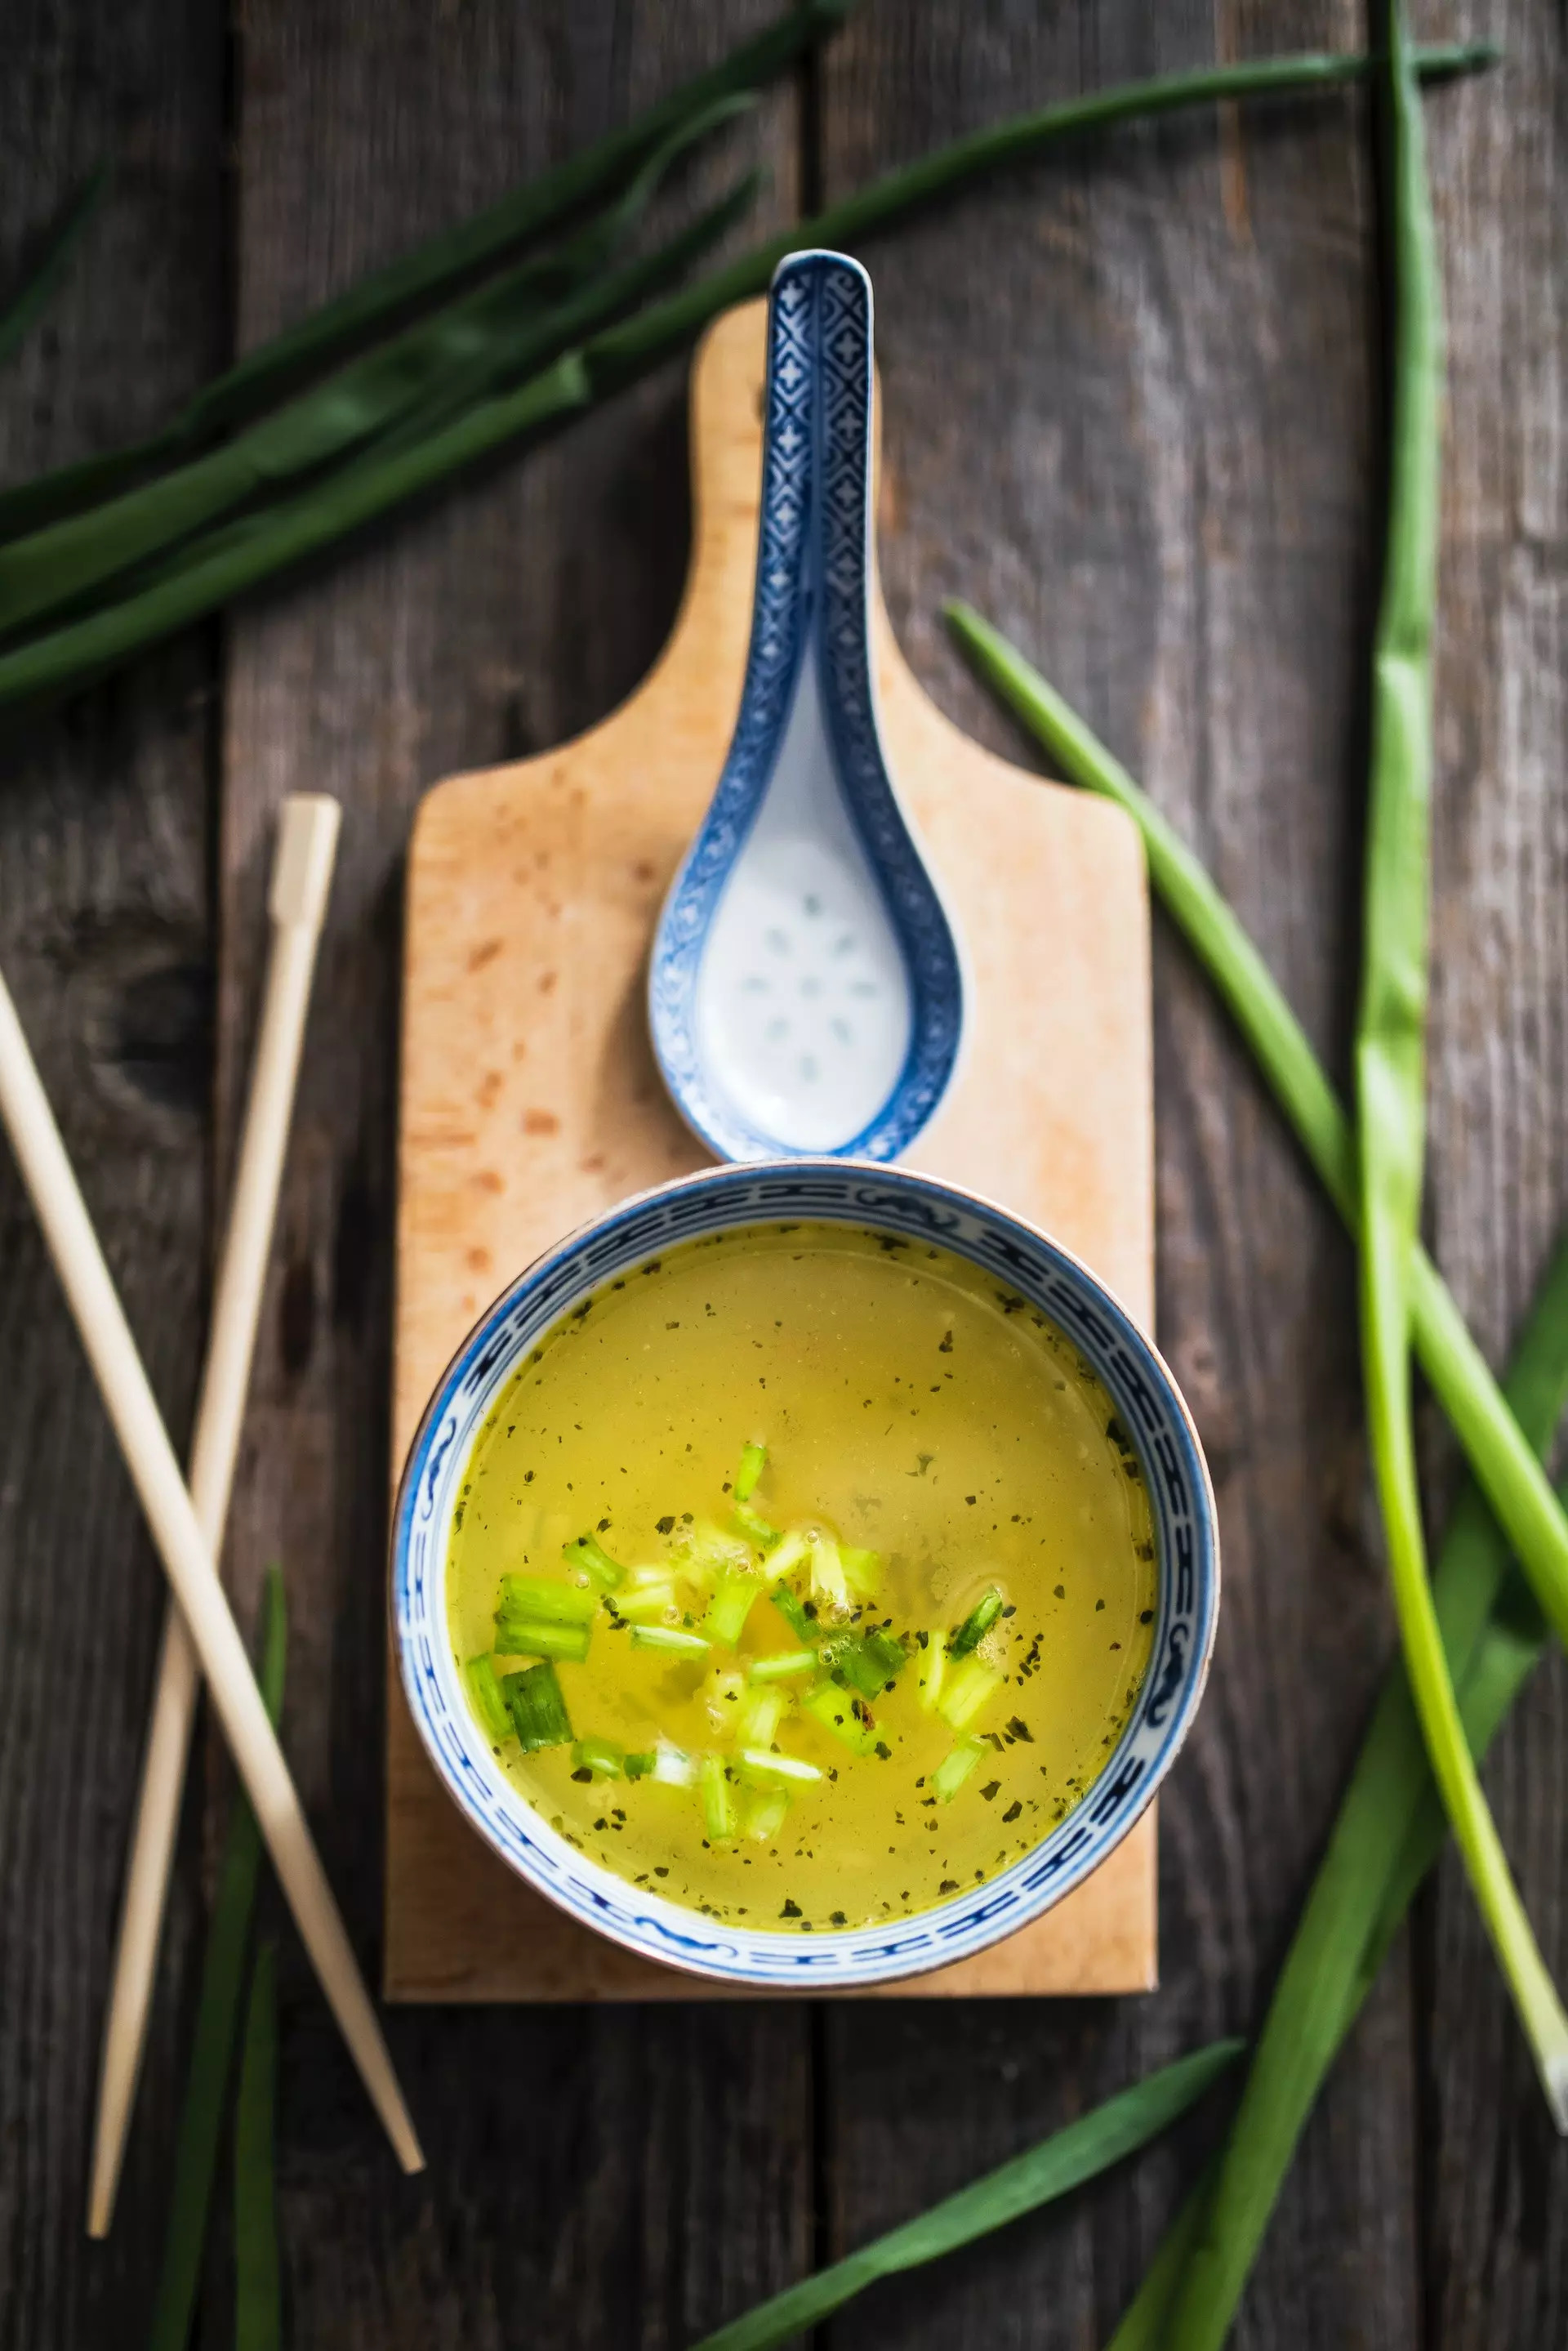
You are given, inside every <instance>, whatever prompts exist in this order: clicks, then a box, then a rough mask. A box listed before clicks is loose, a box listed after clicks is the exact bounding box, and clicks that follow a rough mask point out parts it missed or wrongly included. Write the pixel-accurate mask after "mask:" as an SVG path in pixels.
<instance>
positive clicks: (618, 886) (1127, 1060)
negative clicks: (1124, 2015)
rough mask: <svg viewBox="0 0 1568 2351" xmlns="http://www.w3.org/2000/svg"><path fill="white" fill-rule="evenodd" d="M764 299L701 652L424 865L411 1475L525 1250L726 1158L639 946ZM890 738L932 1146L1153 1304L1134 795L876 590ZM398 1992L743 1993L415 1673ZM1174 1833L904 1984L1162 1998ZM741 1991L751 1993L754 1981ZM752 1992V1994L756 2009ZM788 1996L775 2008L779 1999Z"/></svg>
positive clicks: (471, 813) (742, 501) (686, 793)
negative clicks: (958, 1009) (577, 1905)
mask: <svg viewBox="0 0 1568 2351" xmlns="http://www.w3.org/2000/svg"><path fill="white" fill-rule="evenodd" d="M763 318H764V308H763V304H762V303H760V302H759V303H754V304H751V305H748V306H747V307H746V308H742V309H739V310H735V311H732V312H731V313H730V314H729V315H728V316H727V317H726V318H723V319H720V320H719V321H718V322H717V323H716V324H715V326H714V327H713V328H712V329H711V330H710V332H709V334H708V336H707V338H706V340H704V342H703V343H702V346H701V350H699V352H698V354H697V357H696V360H695V362H694V364H693V370H692V383H691V470H692V500H693V517H692V554H691V571H690V574H689V576H688V580H687V583H686V592H685V597H684V599H683V601H682V604H681V608H680V617H679V619H678V620H677V622H676V626H675V631H674V634H673V635H672V636H671V638H670V643H669V644H668V645H667V646H666V647H665V650H664V652H663V653H662V654H661V655H660V657H659V662H658V664H656V666H655V668H654V669H653V671H652V673H651V674H650V675H649V677H648V678H647V679H646V680H645V681H644V683H643V684H641V685H640V686H639V688H638V690H637V692H636V693H635V694H634V695H632V696H631V698H630V700H629V701H628V702H627V703H625V704H624V705H622V706H621V708H620V709H619V710H618V711H616V712H615V713H614V714H613V715H612V716H610V717H608V718H607V719H606V720H605V721H604V723H603V724H602V725H601V726H596V727H595V728H593V729H592V730H591V732H590V733H588V734H587V735H584V736H581V737H578V739H577V740H576V742H574V743H567V744H566V745H564V746H563V747H561V748H560V749H559V750H556V751H551V752H549V753H547V754H545V757H543V758H536V759H526V760H523V761H520V762H519V763H518V764H516V765H515V766H512V767H504V768H487V769H485V770H483V771H482V772H480V773H477V774H473V775H465V776H452V777H449V778H447V780H446V781H445V782H444V783H441V784H438V785H436V787H435V788H434V789H433V790H432V791H431V793H430V794H429V795H428V797H427V798H426V799H425V800H424V802H423V804H422V806H421V810H420V812H419V816H418V819H417V820H416V823H415V827H414V834H413V841H412V843H411V846H410V853H409V875H408V927H407V941H406V964H405V972H404V990H405V993H404V1006H403V1047H402V1091H401V1104H400V1125H399V1186H400V1196H399V1211H398V1263H397V1282H398V1303H397V1324H396V1360H395V1364H394V1374H393V1384H394V1395H393V1458H394V1460H396V1461H397V1462H399V1463H400V1462H401V1461H402V1458H403V1457H404V1454H405V1453H406V1451H407V1449H408V1447H409V1444H410V1440H411V1438H412V1436H413V1432H414V1430H415V1428H416V1426H418V1423H419V1418H420V1415H421V1412H422V1411H423V1408H424V1405H425V1402H426V1399H427V1397H428V1395H429V1394H430V1392H431V1388H432V1387H433V1386H434V1384H435V1383H436V1381H437V1379H438V1378H439V1377H440V1375H441V1371H442V1369H443V1368H444V1366H445V1364H446V1362H447V1360H448V1358H449V1356H450V1355H451V1354H452V1352H453V1350H454V1349H455V1348H456V1346H457V1344H458V1342H459V1341H460V1340H461V1339H462V1336H463V1334H464V1332H466V1330H467V1329H468V1327H469V1325H470V1323H471V1322H472V1321H473V1320H474V1319H475V1317H476V1316H477V1314H478V1313H479V1311H480V1310H481V1309H482V1308H483V1306H485V1305H486V1304H487V1303H488V1302H489V1301H490V1300H491V1298H492V1297H493V1296H494V1294H495V1293H496V1292H497V1291H498V1290H501V1289H502V1288H504V1286H505V1284H506V1283H507V1282H508V1281H510V1280H512V1278H513V1277H514V1275H515V1274H516V1273H518V1272H519V1271H520V1270H522V1268H523V1267H524V1266H525V1265H526V1264H527V1263H528V1262H529V1261H530V1259H533V1258H535V1256H537V1255H538V1254H539V1252H540V1251H541V1250H542V1249H545V1248H546V1247H548V1246H549V1244H551V1243H552V1242H554V1241H556V1239H558V1238H560V1237H561V1236H562V1235H563V1234H564V1233H566V1232H567V1231H569V1230H570V1229H571V1228H573V1227H574V1226H576V1225H579V1224H582V1223H584V1222H585V1221H587V1219H589V1218H591V1217H596V1216H597V1215H599V1214H600V1213H601V1211H602V1210H604V1209H605V1208H607V1207H610V1206H611V1205H612V1204H613V1203H614V1202H616V1201H618V1200H619V1199H622V1198H624V1196H626V1195H627V1194H628V1192H633V1191H637V1190H639V1189H640V1188H641V1187H642V1186H645V1185H649V1184H655V1183H659V1182H661V1181H662V1180H664V1179H665V1178H666V1177H668V1176H671V1175H681V1174H684V1173H686V1172H688V1171H690V1170H691V1169H692V1168H694V1167H698V1166H701V1165H704V1164H705V1154H704V1153H703V1151H702V1149H701V1146H700V1145H699V1144H696V1143H695V1142H694V1141H693V1139H692V1137H691V1135H690V1134H688V1133H687V1131H686V1129H685V1127H684V1126H682V1124H681V1123H680V1119H679V1118H678V1117H677V1116H676V1114H675V1112H674V1111H673V1109H672V1108H671V1107H670V1102H669V1100H668V1099H667V1097H666V1095H665V1093H664V1091H663V1088H662V1086H661V1084H660V1081H659V1076H658V1073H657V1071H656V1070H655V1067H654V1063H653V1059H652V1055H651V1053H650V1051H649V1042H648V1029H647V1020H646V1016H645V1013H644V1008H643V987H644V974H645V959H646V956H647V951H648V944H649V936H650V935H651V932H652V928H653V924H654V919H655V916H656V914H657V912H658V909H659V903H660V900H661V899H662V897H663V894H664V891H665V888H666V886H667V884H668V883H669V881H670V875H671V874H672V873H673V872H674V870H675V867H676V864H677V863H678V862H679V860H680V855H681V853H682V852H683V850H684V849H685V846H686V843H687V841H688V840H689V839H690V837H691V833H692V831H694V830H695V827H696V825H697V821H698V820H699V818H700V816H701V812H702V810H703V807H704V806H705V804H706V802H707V799H708V797H709V794H710V793H711V790H712V788H713V785H714V782H715V781H716V779H717V777H718V774H719V769H720V768H721V766H722V761H723V758H724V754H725V751H726V749H727V747H728V744H729V738H730V733H731V729H732V726H733V723H734V717H735V713H736V709H737V707H738V705H739V702H740V693H741V675H742V667H743V664H744V660H745V652H746V639H747V631H748V625H749V622H750V617H751V603H752V572H753V564H754V561H755V553H756V537H757V494H758V483H759V478H760V472H761V423H760V419H761V414H762V387H763ZM876 640H877V684H878V688H879V692H880V696H881V705H882V718H883V727H884V733H885V736H886V739H887V744H888V753H889V756H890V759H891V764H892V767H893V771H894V774H895V776H896V777H897V778H898V782H899V785H900V787H901V789H902V791H903V794H904V796H905V799H906V803H907V805H908V807H909V810H910V813H911V815H912V816H913V818H914V820H915V822H916V825H917V827H918V829H919V832H920V834H921V836H922V840H923V842H924V845H925V848H926V850H927V852H928V854H929V857H930V859H931V861H932V863H933V866H934V869H935V871H936V872H938V874H939V875H940V881H941V885H942V888H943V891H944V893H945V894H946V897H947V902H948V904H949V906H950V909H951V911H952V914H953V915H954V917H955V919H956V921H957V923H958V925H959V926H960V928H961V933H962V935H963V940H964V945H965V947H966V949H967V952H968V959H969V974H970V992H969V999H968V1027H969V1034H968V1040H967V1050H966V1053H965V1056H964V1060H963V1061H962V1063H961V1070H960V1073H959V1076H958V1078H957V1080H956V1081H955V1083H954V1087H953V1090H952V1092H951V1093H950V1096H949V1098H948V1100H947V1102H945V1103H944V1104H943V1106H942V1108H941V1110H940V1112H939V1113H938V1115H937V1117H936V1118H935V1119H934V1120H933V1122H932V1123H931V1125H930V1126H929V1128H928V1130H927V1132H926V1134H924V1136H923V1137H922V1138H921V1140H920V1142H919V1145H918V1147H917V1150H916V1152H915V1154H914V1155H913V1156H914V1157H915V1158H916V1159H918V1161H919V1165H921V1166H922V1167H924V1168H927V1169H929V1171H930V1173H932V1174H933V1175H945V1176H950V1177H951V1178H953V1179H954V1180H955V1181H957V1182H959V1183H962V1184H969V1185H971V1186H974V1187H975V1188H976V1189H978V1190H980V1191H982V1192H986V1193H989V1194H990V1195H992V1196H993V1197H995V1198H996V1199H998V1200H1001V1201H1002V1202H1003V1203H1005V1205H1006V1206H1007V1207H1010V1208H1012V1209H1014V1210H1016V1211H1017V1212H1018V1213H1019V1214H1020V1215H1022V1216H1024V1217H1031V1218H1032V1219H1033V1220H1034V1221H1035V1222H1036V1223H1038V1224H1040V1225H1043V1226H1044V1227H1045V1228H1047V1230H1048V1231H1050V1232H1051V1233H1053V1234H1054V1236H1055V1237H1056V1238H1058V1239H1059V1240H1061V1241H1063V1242H1064V1243H1065V1244H1066V1245H1067V1247H1068V1248H1069V1249H1075V1250H1076V1251H1077V1253H1078V1254H1079V1255H1080V1256H1081V1257H1083V1258H1085V1259H1086V1260H1087V1261H1088V1263H1089V1264H1090V1265H1091V1266H1093V1267H1094V1269H1095V1270H1096V1272H1097V1273H1098V1274H1099V1275H1100V1277H1101V1278H1102V1280H1105V1281H1106V1282H1108V1283H1109V1285H1110V1286H1111V1288H1112V1289H1114V1290H1116V1292H1117V1293H1118V1295H1119V1296H1120V1297H1121V1298H1122V1300H1123V1301H1125V1302H1126V1304H1127V1307H1128V1308H1129V1309H1130V1311H1132V1313H1133V1314H1134V1315H1135V1316H1136V1317H1137V1320H1138V1321H1139V1322H1142V1323H1143V1325H1144V1326H1145V1328H1146V1329H1147V1327H1148V1326H1149V1324H1150V1322H1151V1320H1152V1313H1153V1256H1154V1232H1153V1226H1154V1196H1153V1126H1154V1120H1153V1106H1152V1093H1151V1074H1150V1034H1149V1029H1150V1008H1149V963H1148V900H1147V886H1146V883H1145V876H1144V870H1143V860H1142V852H1141V849H1140V846H1139V843H1138V841H1137V835H1136V833H1135V831H1134V830H1133V827H1132V826H1131V824H1130V823H1129V822H1128V821H1127V820H1126V819H1125V818H1124V817H1123V816H1122V815H1121V813H1120V812H1119V810H1116V809H1113V808H1110V807H1108V806H1107V805H1106V804H1105V803H1103V802H1100V801H1096V800H1093V799H1087V798H1085V797H1084V796H1082V795H1080V794H1079V793H1076V792H1075V791H1072V790H1070V789H1065V788H1064V787H1061V786H1058V785H1054V784H1046V783H1042V782H1040V781H1039V780H1038V779H1037V778H1034V777H1033V776H1029V775H1026V774H1024V773H1023V771H1022V770H1021V769H1019V768H1012V767H1009V766H1008V765H1007V764H1006V763H1005V762H1004V761H1002V760H1001V759H998V758H994V757H993V756H992V753H990V752H989V751H984V750H981V748H980V747H979V746H978V745H977V744H975V743H971V741H970V740H969V739H968V737H965V736H963V735H961V734H960V733H959V732H958V730H957V729H956V728H955V727H954V726H951V725H950V723H949V721H948V720H947V719H946V718H944V717H943V716H942V715H941V713H940V711H939V710H938V709H937V707H936V706H935V705H934V704H933V703H931V702H930V701H929V700H928V698H927V696H926V695H925V694H924V693H923V692H922V690H921V689H920V687H919V685H918V684H916V682H915V679H914V677H913V675H912V674H911V673H910V671H909V668H908V667H907V666H906V664H905V663H904V660H903V658H902V656H901V654H900V653H899V652H898V647H897V645H896V644H895V643H894V642H893V635H892V631H891V629H890V628H889V626H888V620H887V615H886V613H885V612H884V611H883V610H882V608H881V603H880V599H879V598H878V601H877V623H876ZM387 1712H388V1757H387V1913H386V1945H385V1990H386V1994H387V1997H388V1999H389V2000H400V2001H450V2000H472V2001H487V2000H634V1999H635V2000H644V1999H653V2000H658V1999H700V2000H707V1999H713V1998H715V1997H723V1996H725V1995H724V1993H723V1992H722V1990H721V1988H720V1987H717V1986H715V1985H712V1984H709V1983H706V1982H703V1981H701V1980H697V1979H695V1978H692V1977H689V1976H684V1975H681V1974H680V1973H679V1972H678V1971H677V1970H673V1969H666V1968H661V1967H659V1966H658V1965H657V1964H655V1963H653V1962H651V1961H649V1960H645V1959H639V1958H635V1957H634V1956H633V1955H632V1954H631V1953H629V1952H626V1951H622V1950H621V1949H619V1948H618V1946H617V1945H615V1944H613V1943H609V1942H607V1941H605V1940H604V1939H603V1938H600V1937H599V1936H597V1935H595V1934H593V1933H592V1932H590V1931H589V1930H588V1929H587V1928H583V1927H580V1926H577V1925H576V1924H575V1923H574V1922H572V1921H570V1920H568V1919H567V1918H566V1917H565V1916H564V1915H563V1914H562V1913H561V1912H559V1911H557V1910H556V1908H555V1907H554V1906H553V1905H552V1904H550V1903H548V1902H546V1901H545V1899H544V1897H543V1896H539V1895H535V1893H533V1892H532V1891H531V1890H530V1889H529V1888H528V1887H527V1886H524V1884H523V1883H522V1881H521V1880H520V1879H519V1878H517V1877H515V1876H513V1874H512V1872H511V1871H510V1870H509V1869H508V1868H507V1867H506V1866H505V1865H504V1863H503V1862H501V1861H500V1860H498V1859H497V1858H496V1856H495V1855H493V1854H492V1852H491V1851H490V1849H489V1847H488V1846H487V1845H484V1844H482V1843H481V1842H480V1840H479V1838H478V1837H477V1836H476V1835H475V1834H473V1832H472V1830H471V1829H470V1828H469V1827H468V1826H467V1824H466V1823H465V1822H464V1821H463V1820H462V1817H461V1815H460V1814H459V1813H458V1812H457V1811H456V1810H455V1808H454V1807H453V1805H452V1802H450V1800H449V1799H448V1797H447V1796H446V1795H445V1793H444V1792H442V1790H441V1787H440V1785H439V1784H438V1782H437V1781H436V1778H435V1775H434V1773H433V1772H432V1771H431V1768H430V1766H429V1764H428V1763H427V1762H426V1761H425V1756H424V1750H423V1749H422V1748H421V1745H420V1744H419V1741H418V1739H417V1737H416V1735H415V1732H414V1729H413V1727H412V1724H411V1723H410V1719H409V1716H408V1712H407V1709H406V1708H405V1706H404V1704H403V1698H402V1693H401V1690H400V1687H399V1683H398V1679H397V1674H396V1669H395V1667H393V1669H392V1671H391V1673H390V1675H389V1696H388V1709H387ZM1155 1926H1156V1922H1155V1822H1154V1815H1153V1813H1152V1811H1151V1812H1150V1813H1147V1814H1146V1815H1145V1817H1144V1819H1143V1821H1142V1822H1141V1823H1139V1825H1138V1827H1137V1829H1136V1830H1135V1831H1134V1833H1133V1834H1131V1835H1130V1836H1129V1837H1128V1838H1127V1840H1126V1841H1125V1843H1124V1844H1122V1845H1121V1846H1120V1847H1119V1849H1118V1850H1117V1852H1116V1854H1114V1855H1112V1857H1111V1858H1110V1860H1109V1861H1107V1862H1106V1864H1105V1865H1104V1867H1103V1868H1101V1869H1100V1870H1099V1871H1098V1872H1096V1875H1095V1876H1094V1877H1092V1878H1091V1879H1089V1880H1088V1881H1087V1882H1086V1883H1085V1885H1084V1886H1081V1887H1080V1888H1079V1889H1078V1891H1077V1892H1076V1893H1075V1894H1073V1895H1071V1896H1069V1897H1068V1898H1067V1899H1066V1900H1065V1901H1064V1902H1062V1903H1060V1904H1059V1905H1058V1906H1057V1907H1056V1908H1055V1909H1054V1910H1052V1911H1049V1912H1047V1914H1046V1915H1045V1917H1044V1918H1041V1919H1038V1920H1037V1921H1036V1922H1035V1923H1034V1924H1033V1926H1031V1927H1027V1928H1023V1930H1022V1931H1021V1932H1020V1933H1018V1934H1016V1935H1014V1936H1012V1938H1010V1939H1009V1940H1008V1941H1006V1942H1005V1943H1002V1944H1000V1945H999V1946H997V1948H996V1949H994V1950H992V1951H989V1952H985V1953H982V1954H981V1955H980V1956H979V1957H978V1958H975V1959H966V1960H964V1961H962V1962H961V1963H960V1964H959V1965H958V1966H956V1967H951V1968H948V1969H945V1970H940V1972H938V1973H935V1974H932V1975H928V1976H919V1977H915V1978H913V1979H911V1980H908V1981H905V1982H902V1983H898V1984H893V1985H890V1986H888V1988H887V1993H886V1994H885V1995H873V1996H887V1997H899V1996H903V1997H923V1996H928V1995H929V1994H932V1993H953V1992H983V1993H1004V1992H1005V1993H1032V1992H1033V1993H1041V1992H1109V1991H1144V1990H1146V1989H1148V1988H1150V1987H1151V1986H1152V1985H1153V1983H1154V1981H1155V1978H1156V1966H1157V1956H1156V1932H1155ZM729 1996H730V1997H735V1996H736V1995H735V1994H733V1993H731V1994H730V1995H729ZM739 1996H741V1997H745V1995H744V1994H743V1993H742V1994H741V1995H739ZM774 1996H776V1995H774Z"/></svg>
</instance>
